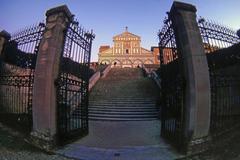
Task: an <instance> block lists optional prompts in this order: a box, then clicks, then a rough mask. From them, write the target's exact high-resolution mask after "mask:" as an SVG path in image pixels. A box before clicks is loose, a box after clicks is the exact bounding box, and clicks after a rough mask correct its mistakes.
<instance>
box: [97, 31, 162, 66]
mask: <svg viewBox="0 0 240 160" xmlns="http://www.w3.org/2000/svg"><path fill="white" fill-rule="evenodd" d="M113 43H114V44H113V47H110V46H109V45H108V46H100V48H99V53H98V62H99V63H103V64H112V66H115V67H131V68H132V67H138V66H141V65H143V64H159V53H154V51H153V50H152V51H150V50H147V49H145V48H143V47H141V37H139V36H137V35H135V34H133V33H131V32H128V28H127V27H126V29H125V32H123V33H121V34H119V35H116V36H114V37H113Z"/></svg>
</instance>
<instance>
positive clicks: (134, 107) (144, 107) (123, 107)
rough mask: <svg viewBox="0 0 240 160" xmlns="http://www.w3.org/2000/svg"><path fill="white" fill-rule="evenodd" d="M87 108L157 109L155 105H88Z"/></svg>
mask: <svg viewBox="0 0 240 160" xmlns="http://www.w3.org/2000/svg"><path fill="white" fill-rule="evenodd" d="M88 108H89V109H118V110H126V109H129V110H136V109H139V110H144V109H155V110H157V109H158V108H157V107H155V106H147V107H146V106H142V107H140V106H112V105H111V106H106V105H105V106H104V105H102V106H90V107H88Z"/></svg>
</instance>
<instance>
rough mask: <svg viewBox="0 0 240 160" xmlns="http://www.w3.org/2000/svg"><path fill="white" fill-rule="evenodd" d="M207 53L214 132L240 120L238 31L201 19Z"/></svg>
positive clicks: (218, 132)
mask: <svg viewBox="0 0 240 160" xmlns="http://www.w3.org/2000/svg"><path fill="white" fill-rule="evenodd" d="M198 25H199V29H200V33H201V35H202V40H203V44H204V48H205V52H206V54H207V60H208V67H209V74H210V84H211V123H210V132H211V134H212V135H214V136H215V135H219V134H221V133H224V132H226V131H228V130H230V129H231V128H235V127H236V126H238V121H239V119H240V108H239V106H240V81H239V80H240V77H239V75H238V74H237V72H238V70H239V67H240V52H239V47H237V45H239V42H240V39H239V37H238V36H237V34H236V32H235V31H233V30H232V29H230V28H228V27H225V26H223V25H220V24H217V23H216V22H213V21H207V20H205V19H204V18H199V19H198Z"/></svg>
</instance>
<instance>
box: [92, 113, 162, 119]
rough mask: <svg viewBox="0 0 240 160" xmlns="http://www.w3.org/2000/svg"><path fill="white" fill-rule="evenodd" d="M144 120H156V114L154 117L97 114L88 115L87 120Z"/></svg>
mask: <svg viewBox="0 0 240 160" xmlns="http://www.w3.org/2000/svg"><path fill="white" fill-rule="evenodd" d="M94 118H95V119H97V118H101V119H109V118H112V119H146V118H156V119H157V118H158V114H155V115H107V114H106V115H105V114H104V115H99V114H89V119H94Z"/></svg>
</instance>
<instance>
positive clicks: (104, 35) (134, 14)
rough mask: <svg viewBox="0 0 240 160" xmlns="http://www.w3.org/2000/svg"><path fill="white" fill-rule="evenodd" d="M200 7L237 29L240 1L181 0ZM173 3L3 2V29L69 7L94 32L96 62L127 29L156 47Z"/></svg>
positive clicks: (141, 0)
mask: <svg viewBox="0 0 240 160" xmlns="http://www.w3.org/2000/svg"><path fill="white" fill-rule="evenodd" d="M181 1H183V2H187V3H191V4H193V5H195V6H196V7H197V10H198V11H197V14H198V15H199V16H203V17H205V18H207V19H212V20H214V21H217V22H220V23H222V24H224V25H227V26H230V27H231V28H233V29H235V30H237V29H239V28H240V16H239V15H240V0H181ZM172 2H173V0H1V2H0V10H1V14H0V30H2V29H5V30H7V31H8V32H10V33H13V32H15V31H17V30H18V29H21V28H24V27H25V26H29V25H31V24H34V23H36V22H39V21H41V20H44V19H45V12H46V10H48V9H49V8H52V7H56V6H58V5H62V4H66V5H67V6H68V7H69V9H70V10H71V12H72V13H73V14H74V15H76V18H77V19H78V20H79V23H80V24H81V25H82V26H84V27H85V28H87V29H93V30H94V32H95V34H96V39H95V40H94V42H93V50H92V60H93V61H96V60H97V53H98V48H99V46H100V45H108V44H109V45H112V37H113V36H114V35H116V34H119V33H121V32H123V31H124V29H125V26H128V30H129V31H130V32H132V33H134V34H137V35H139V36H141V37H142V46H143V47H144V48H147V49H150V47H151V46H156V45H157V43H158V41H157V32H158V30H159V29H160V28H161V27H162V21H163V19H164V17H165V15H166V12H167V11H169V9H170V7H171V5H172Z"/></svg>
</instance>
